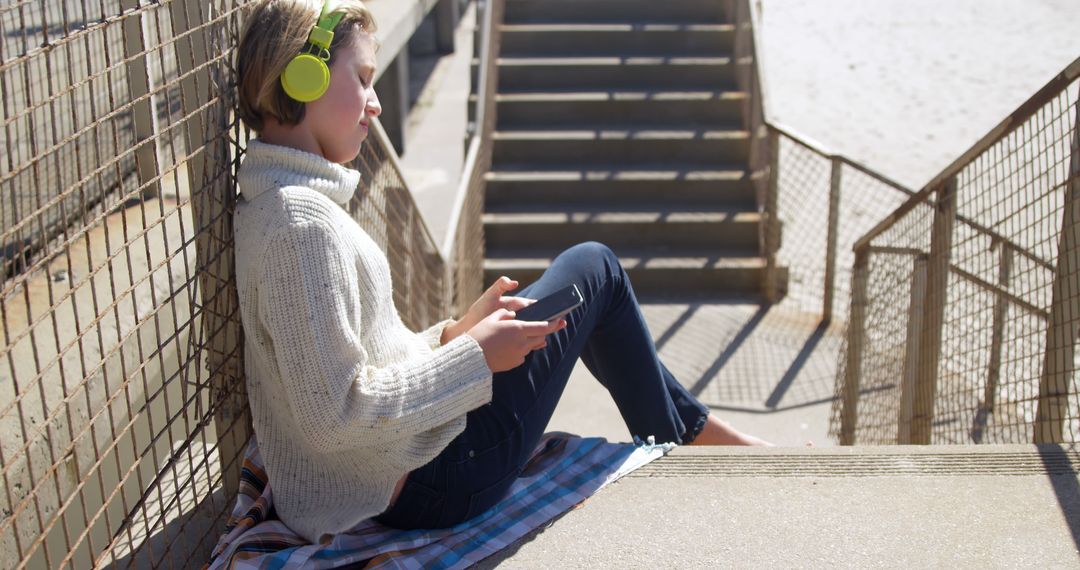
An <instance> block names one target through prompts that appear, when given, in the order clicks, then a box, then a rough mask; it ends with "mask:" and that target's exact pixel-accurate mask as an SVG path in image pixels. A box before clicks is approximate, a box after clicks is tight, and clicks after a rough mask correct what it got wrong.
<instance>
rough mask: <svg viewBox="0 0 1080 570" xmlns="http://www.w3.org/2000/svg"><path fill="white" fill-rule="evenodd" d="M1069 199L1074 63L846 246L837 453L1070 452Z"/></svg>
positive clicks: (1077, 80)
mask: <svg viewBox="0 0 1080 570" xmlns="http://www.w3.org/2000/svg"><path fill="white" fill-rule="evenodd" d="M1078 192H1080V59H1077V60H1075V61H1074V62H1073V63H1071V64H1070V65H1069V66H1068V67H1067V68H1066V69H1065V70H1064V71H1062V72H1061V73H1060V74H1059V75H1058V76H1056V77H1055V78H1054V79H1052V80H1051V81H1050V82H1049V83H1048V84H1047V85H1046V86H1045V87H1043V88H1042V89H1040V90H1039V91H1038V92H1037V93H1036V94H1035V95H1034V96H1032V97H1031V98H1030V99H1029V100H1028V101H1026V102H1025V103H1024V104H1022V105H1021V106H1020V107H1019V108H1018V109H1017V110H1016V111H1014V112H1013V113H1011V114H1010V115H1009V116H1008V117H1007V118H1006V119H1005V120H1004V121H1002V122H1001V123H1000V124H999V125H998V126H996V127H995V128H994V129H992V130H991V131H990V132H989V133H988V134H987V135H986V136H984V137H983V138H982V139H981V140H980V141H979V142H978V143H976V144H975V145H974V146H973V147H972V148H971V149H970V150H968V151H967V152H965V153H964V154H963V155H962V156H960V157H959V158H958V159H957V160H956V161H954V162H953V163H952V164H951V165H950V166H949V167H947V168H946V169H944V170H943V171H942V172H941V173H940V174H939V175H938V176H936V177H934V179H933V180H931V181H930V182H929V183H928V184H927V185H926V186H925V187H924V188H923V189H922V190H920V191H919V192H918V193H917V194H916V195H915V196H913V197H912V198H911V199H910V200H908V201H907V202H905V203H904V204H903V205H902V206H901V207H900V208H898V209H897V210H896V211H895V212H893V213H892V214H891V215H890V216H888V217H887V218H886V219H884V220H882V221H881V222H880V223H879V224H878V225H877V226H876V227H874V228H873V229H872V230H871V231H869V232H868V233H867V234H866V235H864V236H863V237H862V238H860V239H859V240H858V241H857V242H856V243H855V245H854V247H853V251H854V255H855V259H856V261H855V269H854V276H853V281H852V282H853V285H852V289H853V294H852V298H851V315H852V318H851V320H850V322H849V327H848V335H847V342H846V348H845V351H846V352H845V353H844V354H843V357H842V360H841V367H840V371H839V372H838V376H837V396H838V400H837V404H836V406H835V407H834V413H833V425H832V431H833V433H834V435H836V436H837V437H838V438H839V441H840V443H841V444H845V445H851V444H854V443H856V442H858V443H910V444H929V443H984V442H991V441H992V442H998V443H1024V442H1033V443H1076V442H1077V440H1078V438H1080V403H1078V402H1077V388H1078V384H1080V379H1078V377H1077V367H1076V363H1075V361H1074V360H1075V354H1076V342H1077V323H1078V320H1080V286H1078V284H1077V281H1076V280H1077V274H1078V272H1080V266H1078V265H1077V264H1078V262H1080V259H1078V257H1077V256H1078V255H1080V242H1078V241H1077V240H1078V237H1077V231H1078V230H1077V229H1078V228H1080V212H1078V211H1080V202H1077V194H1078ZM895 283H899V284H900V285H906V286H907V287H908V290H907V293H906V294H905V295H904V296H903V297H904V298H903V299H902V300H903V301H904V302H900V303H898V304H899V305H900V306H901V307H902V308H903V307H906V308H904V309H903V310H902V311H898V310H896V309H895V308H893V309H888V308H886V306H885V305H886V304H887V303H889V302H893V303H895V302H896V301H897V299H896V298H895V297H897V296H898V295H899V294H898V293H891V294H890V293H889V292H890V291H895V289H896V287H893V288H892V289H888V287H890V286H891V285H890V284H895ZM875 288H876V291H878V292H880V293H878V294H875ZM889 321H895V322H899V323H900V325H901V326H896V325H890V324H889ZM890 327H891V328H890ZM890 336H892V337H893V338H896V339H903V342H902V343H898V342H895V341H894V342H892V343H891V344H888V343H885V342H883V339H885V338H886V337H890ZM950 360H951V361H953V362H949V361H950ZM885 361H889V362H893V363H895V364H897V368H896V369H895V370H894V371H892V374H891V375H890V374H889V373H884V374H883V373H882V371H883V368H885V367H884V366H883V363H884V362H885ZM1003 368H1007V370H1006V371H1004V372H1003ZM1036 369H1038V370H1036ZM897 370H899V371H901V372H900V374H896V371H897ZM867 406H869V409H868V410H864V409H863V408H864V407H867ZM947 423H955V424H956V427H955V428H950V427H948V426H947V425H946V424H947Z"/></svg>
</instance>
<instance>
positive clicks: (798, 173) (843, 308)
mask: <svg viewBox="0 0 1080 570" xmlns="http://www.w3.org/2000/svg"><path fill="white" fill-rule="evenodd" d="M759 4H760V2H755V1H754V0H729V1H728V2H727V3H725V5H724V6H725V8H726V9H727V10H728V13H729V16H730V20H731V21H732V22H733V23H734V24H735V26H736V28H735V49H734V65H735V79H736V87H737V88H738V89H739V90H740V91H743V92H745V93H747V94H748V95H749V97H747V98H746V99H745V101H746V102H745V104H744V107H743V109H742V115H743V124H744V125H745V126H746V129H747V130H748V131H749V133H750V152H749V156H750V160H749V163H750V164H749V166H750V168H749V171H750V179H751V183H752V184H753V185H754V189H755V195H756V197H757V204H758V210H759V212H760V213H761V216H762V223H761V225H760V226H759V228H760V239H759V243H760V248H761V249H760V254H761V256H762V257H764V258H765V261H766V270H765V272H764V276H763V283H762V290H763V291H764V294H765V297H766V299H767V300H768V301H770V302H776V301H779V300H780V299H781V298H783V302H784V303H786V304H789V305H793V306H795V307H796V308H798V309H800V310H802V311H806V312H811V313H816V314H820V315H821V318H822V320H823V321H826V322H828V321H830V320H832V319H833V318H834V317H835V318H837V320H839V321H843V320H844V318H846V313H847V299H848V283H849V282H850V280H849V273H850V270H849V269H848V268H849V267H851V263H852V261H853V260H852V259H851V255H850V248H851V245H852V244H854V242H855V239H857V238H858V237H859V236H860V235H862V234H863V233H864V232H866V231H867V230H869V229H870V228H871V227H873V224H875V223H876V222H877V221H878V219H879V218H878V217H877V216H876V215H874V213H875V212H882V213H884V212H889V211H891V210H892V209H893V208H895V207H897V206H899V205H900V204H901V203H903V201H904V200H906V199H907V198H908V197H909V196H911V195H913V194H915V192H914V191H913V190H911V189H909V188H907V187H906V186H904V185H903V184H901V183H899V182H896V181H895V180H892V179H891V178H889V177H887V176H885V175H883V174H881V173H879V172H877V171H875V170H873V169H871V168H869V167H867V166H865V165H863V164H861V163H859V162H858V161H856V160H853V159H851V158H849V157H846V156H843V155H839V154H835V153H832V152H829V151H828V150H825V147H824V146H823V145H821V144H820V143H818V142H815V141H813V140H812V139H811V138H810V137H808V136H805V135H803V134H799V133H797V131H796V130H795V129H793V128H791V127H790V126H786V125H783V124H781V123H779V122H777V121H776V120H774V119H772V118H771V117H770V116H769V109H768V104H767V101H768V98H767V92H766V88H765V87H766V85H765V80H764V77H762V75H761V72H760V70H761V69H763V67H764V65H763V63H762V50H761V49H760V47H759V45H760V42H761V37H760V36H761V31H760V30H761V27H760V26H759V25H758V12H759V11H760V5H759ZM822 219H826V220H828V222H827V224H825V225H824V226H823V225H822V224H821V220H822ZM840 220H844V223H842V224H841V223H840ZM785 275H786V279H784V276H785Z"/></svg>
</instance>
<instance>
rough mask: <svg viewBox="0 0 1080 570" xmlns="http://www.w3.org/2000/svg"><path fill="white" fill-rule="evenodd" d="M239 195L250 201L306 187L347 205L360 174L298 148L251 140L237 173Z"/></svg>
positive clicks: (354, 190) (358, 181)
mask: <svg viewBox="0 0 1080 570" xmlns="http://www.w3.org/2000/svg"><path fill="white" fill-rule="evenodd" d="M236 177H237V182H238V183H239V185H240V194H241V195H242V196H243V197H244V198H245V199H247V200H248V201H251V200H254V199H255V198H256V197H257V196H259V195H260V194H262V193H263V192H265V191H267V190H271V189H276V188H282V187H284V186H304V187H307V188H311V189H312V190H315V191H316V192H319V193H321V194H325V195H326V196H327V197H328V198H330V199H331V200H333V201H334V202H336V203H338V204H341V205H345V204H346V203H348V201H349V200H350V199H352V196H353V193H355V192H356V186H357V185H358V184H359V183H360V172H359V171H356V170H353V169H351V168H346V167H344V166H342V165H340V164H336V163H333V162H330V161H329V160H326V159H325V158H323V157H321V156H319V155H317V154H312V153H310V152H305V151H302V150H298V149H295V148H289V147H285V146H278V145H274V144H268V143H264V142H262V141H259V140H258V139H253V140H250V141H248V144H247V152H246V153H245V154H244V161H243V162H242V163H241V164H240V170H239V171H238V172H237V175H236Z"/></svg>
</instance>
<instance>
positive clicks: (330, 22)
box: [308, 0, 345, 49]
mask: <svg viewBox="0 0 1080 570" xmlns="http://www.w3.org/2000/svg"><path fill="white" fill-rule="evenodd" d="M332 3H333V0H324V1H323V7H322V11H321V12H319V20H318V21H317V22H315V27H314V28H311V33H310V34H308V43H310V44H312V45H314V46H317V47H319V48H322V49H330V42H332V41H334V28H336V27H337V25H338V24H340V23H341V19H342V18H343V17H345V14H342V13H341V12H335V11H333V10H332V9H331V7H330V6H331V4H332Z"/></svg>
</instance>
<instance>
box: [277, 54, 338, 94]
mask: <svg viewBox="0 0 1080 570" xmlns="http://www.w3.org/2000/svg"><path fill="white" fill-rule="evenodd" d="M281 87H282V88H283V89H285V94H286V95H288V96H289V97H292V98H293V99H295V100H297V101H300V102H301V103H310V102H312V101H314V100H316V99H318V98H319V97H322V95H323V93H326V89H327V88H328V87H330V68H328V67H326V62H324V61H323V60H321V59H319V58H317V57H315V56H314V55H311V54H310V53H302V54H300V55H298V56H296V57H294V58H292V60H291V61H289V65H287V66H285V71H284V72H283V73H282V74H281Z"/></svg>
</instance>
